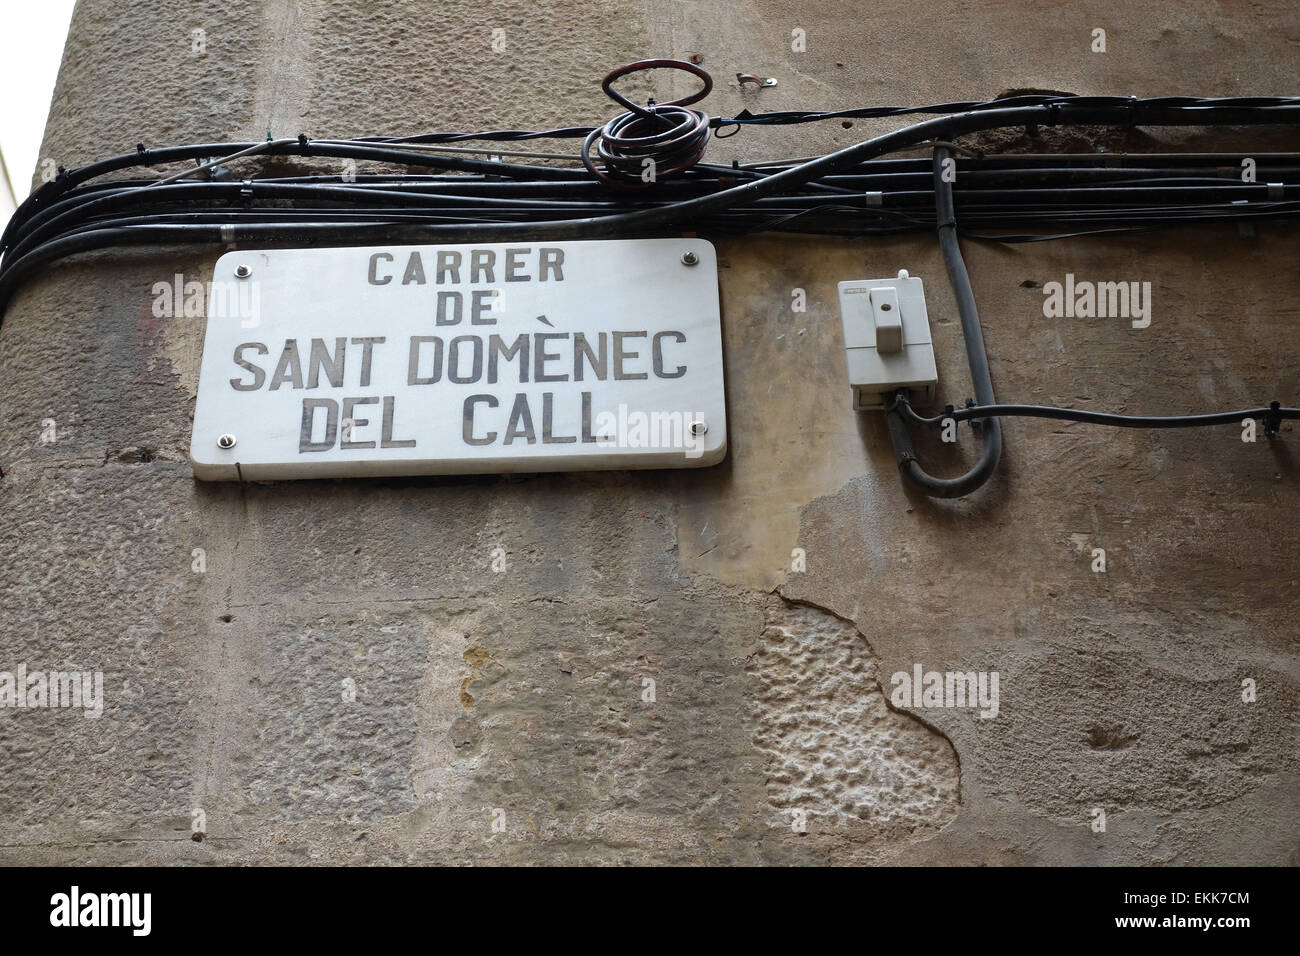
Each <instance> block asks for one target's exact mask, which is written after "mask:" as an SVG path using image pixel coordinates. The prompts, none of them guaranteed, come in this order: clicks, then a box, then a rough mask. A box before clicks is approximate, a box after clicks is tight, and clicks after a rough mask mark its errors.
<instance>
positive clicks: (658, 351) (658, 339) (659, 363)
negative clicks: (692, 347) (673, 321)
mask: <svg viewBox="0 0 1300 956" xmlns="http://www.w3.org/2000/svg"><path fill="white" fill-rule="evenodd" d="M668 335H671V336H673V337H675V338H676V340H677V341H678V342H685V341H686V335H685V334H684V333H682V332H656V333H655V337H654V342H653V344H652V345H651V348H652V349H653V350H654V367H655V375H656V376H657V377H659V378H681V377H682V376H683V375H685V374H686V366H685V365H679V366H677V370H676V371H675V372H665V371H664V347H663V339H664V337H665V336H668Z"/></svg>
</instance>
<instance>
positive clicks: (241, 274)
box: [235, 264, 253, 279]
mask: <svg viewBox="0 0 1300 956" xmlns="http://www.w3.org/2000/svg"><path fill="white" fill-rule="evenodd" d="M252 274H253V270H252V269H250V268H248V266H246V265H242V264H241V265H237V266H235V276H236V277H237V278H240V279H247V278H248V277H249V276H251V275H252Z"/></svg>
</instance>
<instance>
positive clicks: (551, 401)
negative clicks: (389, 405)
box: [542, 392, 578, 445]
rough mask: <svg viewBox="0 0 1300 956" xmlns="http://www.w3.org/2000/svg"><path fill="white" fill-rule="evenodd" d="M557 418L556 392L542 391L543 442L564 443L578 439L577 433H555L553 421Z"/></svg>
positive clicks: (544, 443)
mask: <svg viewBox="0 0 1300 956" xmlns="http://www.w3.org/2000/svg"><path fill="white" fill-rule="evenodd" d="M554 418H555V393H554V392H543V393H542V444H543V445H563V444H566V443H568V442H574V441H577V440H578V436H577V435H555V434H552V432H553V431H554V429H553V427H552V422H553V421H554Z"/></svg>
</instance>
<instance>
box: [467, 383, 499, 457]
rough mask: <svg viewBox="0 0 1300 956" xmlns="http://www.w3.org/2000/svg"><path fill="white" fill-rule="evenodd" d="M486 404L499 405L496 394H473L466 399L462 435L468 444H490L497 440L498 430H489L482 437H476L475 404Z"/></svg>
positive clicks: (489, 405)
mask: <svg viewBox="0 0 1300 956" xmlns="http://www.w3.org/2000/svg"><path fill="white" fill-rule="evenodd" d="M475 405H486V406H487V407H488V408H496V407H497V405H498V402H497V397H496V396H495V395H471V396H470V397H469V398H467V399H465V409H464V415H463V417H462V421H461V426H460V435H461V437H462V438H463V439H465V444H466V445H490V444H492V443H493V442H494V441H496V440H497V433H496V432H488V433H487V435H485V436H484V437H482V438H475V437H474V406H475Z"/></svg>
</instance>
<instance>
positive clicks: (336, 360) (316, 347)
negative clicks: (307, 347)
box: [307, 338, 348, 418]
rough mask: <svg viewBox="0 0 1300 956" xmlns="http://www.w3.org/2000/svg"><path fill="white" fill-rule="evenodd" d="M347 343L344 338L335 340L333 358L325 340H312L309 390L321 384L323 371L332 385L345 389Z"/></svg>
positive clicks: (308, 377)
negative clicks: (344, 367) (344, 372)
mask: <svg viewBox="0 0 1300 956" xmlns="http://www.w3.org/2000/svg"><path fill="white" fill-rule="evenodd" d="M347 342H348V340H347V339H344V338H337V339H335V340H334V354H333V356H331V355H330V353H329V351H328V350H327V349H326V348H325V340H324V339H312V340H311V357H310V358H309V359H308V360H307V387H308V388H316V387H317V386H318V385H319V384H320V371H321V369H324V370H325V376H326V377H327V378H328V379H329V380H330V384H331V385H333V386H334V387H335V388H342V387H343V361H344V359H345V358H346V357H347V356H346V353H345V352H344V349H346V348H347ZM343 417H344V418H346V417H347V416H346V415H344V416H343Z"/></svg>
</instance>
